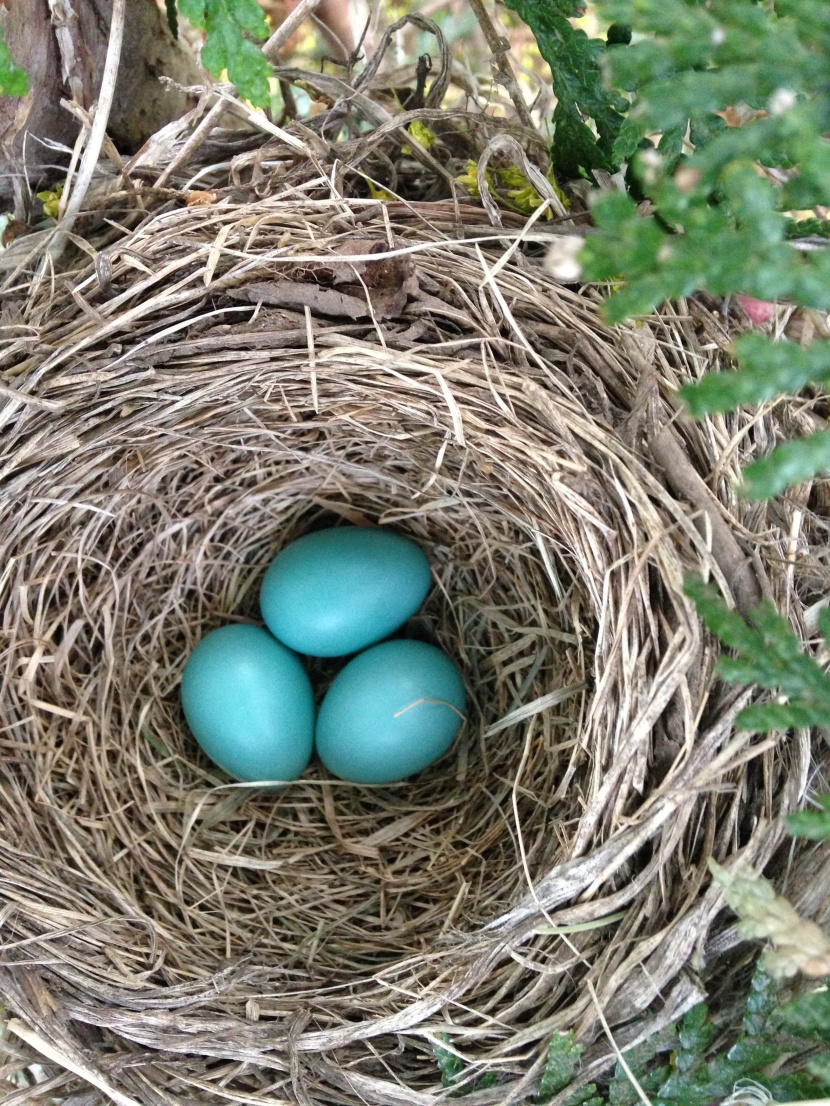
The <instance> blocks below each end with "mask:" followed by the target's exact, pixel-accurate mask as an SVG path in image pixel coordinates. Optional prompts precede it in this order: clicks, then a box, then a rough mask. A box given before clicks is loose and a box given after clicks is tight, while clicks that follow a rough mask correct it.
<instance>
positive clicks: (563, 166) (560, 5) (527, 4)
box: [506, 0, 628, 176]
mask: <svg viewBox="0 0 830 1106" xmlns="http://www.w3.org/2000/svg"><path fill="white" fill-rule="evenodd" d="M506 3H507V6H508V7H509V8H511V9H512V10H513V11H515V12H516V13H517V14H518V15H519V16H520V17H521V18H522V19H523V20H524V21H525V23H527V25H528V26H529V27H530V29H531V30H532V31H533V34H534V36H535V38H536V43H537V45H538V47H539V52H540V53H541V55H542V57H543V58H544V59H545V61H546V62H547V63H548V65H549V66H550V68H551V75H552V78H553V91H554V93H555V95H556V100H557V104H556V109H555V111H554V115H553V124H554V131H553V151H552V152H553V164H554V166H555V168H556V170H557V172H559V173H563V174H565V175H566V176H576V175H577V174H578V173H579V171H580V170H585V171H586V172H590V170H591V169H606V170H614V169H616V168H617V167H618V165H617V162H616V160H615V154H614V144H615V142H616V140H617V137H618V135H619V133H620V127H621V125H622V121H623V117H624V114H625V112H626V111H627V110H628V101H627V100H626V99H625V97H623V96H622V95H620V93H619V92H617V91H615V90H614V89H610V88H607V87H606V85H605V82H604V80H603V74H602V69H601V65H602V62H603V59H604V57H605V54H606V51H608V53H609V54H610V53H613V54H615V55H616V54H617V53H619V52H620V51H625V50H626V49H628V47H627V46H625V45H624V44H623V39H624V37H625V36H624V34H622V35H621V36H620V35H615V36H614V40H613V41H612V42H611V43H610V46H609V47H606V44H605V43H603V42H601V41H600V40H599V39H591V38H588V36H587V35H586V34H585V32H584V31H581V30H579V29H577V28H575V27H573V26H572V25H571V23H570V22H569V19H570V18H573V17H576V16H579V15H582V14H583V13H584V4H583V3H582V2H581V0H506ZM586 120H590V124H589V123H588V122H586Z"/></svg>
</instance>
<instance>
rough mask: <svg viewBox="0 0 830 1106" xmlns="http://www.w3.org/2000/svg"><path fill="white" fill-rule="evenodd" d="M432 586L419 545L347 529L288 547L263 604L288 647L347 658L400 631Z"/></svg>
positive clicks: (267, 582)
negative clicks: (346, 656)
mask: <svg viewBox="0 0 830 1106" xmlns="http://www.w3.org/2000/svg"><path fill="white" fill-rule="evenodd" d="M429 585H430V569H429V561H428V560H427V558H426V555H425V554H424V552H423V551H422V550H421V549H420V548H419V547H418V546H417V545H415V543H414V542H411V541H409V539H408V538H402V537H401V536H400V535H399V534H393V533H391V532H390V531H388V530H374V529H370V528H369V527H362V526H342V527H337V528H336V529H333V530H318V531H316V532H315V533H312V534H306V535H305V537H302V538H299V539H298V540H297V541H295V542H292V543H291V545H288V546H286V548H285V549H283V550H282V552H281V553H279V554H278V555H277V557H276V559H275V560H274V561H273V562H272V564H271V565H270V567H269V569H268V571H267V572H266V573H265V579H264V580H263V583H262V591H261V592H260V596H259V602H260V607H261V610H262V617H263V618H264V619H265V623H266V625H267V626H268V629H269V630H270V631H271V633H272V634H274V636H275V637H277V638H279V640H280V641H282V642H284V643H285V644H286V645H287V646H288V647H289V648H291V649H296V650H297V652H298V653H306V654H308V655H309V656H312V657H342V656H345V655H346V654H347V653H356V652H357V651H358V650H359V649H365V648H366V646H367V645H372V644H374V643H375V642H376V641H381V640H382V639H383V638H385V637H388V636H389V635H390V634H391V633H393V632H394V631H395V630H397V629H398V627H399V626H402V625H403V624H404V622H406V620H407V619H408V618H410V617H411V616H412V615H413V614H414V613H415V611H417V609H418V608H419V607H420V605H421V603H423V601H424V599H425V597H426V594H427V592H428V591H429Z"/></svg>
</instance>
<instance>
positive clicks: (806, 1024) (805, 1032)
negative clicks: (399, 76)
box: [779, 986, 830, 1045]
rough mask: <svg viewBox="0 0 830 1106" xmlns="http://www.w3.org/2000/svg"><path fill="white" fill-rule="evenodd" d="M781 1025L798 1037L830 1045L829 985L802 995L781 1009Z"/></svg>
mask: <svg viewBox="0 0 830 1106" xmlns="http://www.w3.org/2000/svg"><path fill="white" fill-rule="evenodd" d="M779 1021H780V1023H781V1025H782V1026H783V1027H784V1028H785V1029H788V1030H789V1031H790V1033H792V1034H793V1035H794V1036H796V1037H806V1038H808V1039H809V1040H815V1041H821V1042H823V1043H824V1044H827V1045H830V991H828V990H827V987H826V986H825V987H823V988H822V989H821V990H818V991H812V992H811V993H810V994H807V995H801V996H800V997H799V998H796V999H793V1000H792V1002H788V1003H786V1004H785V1005H784V1006H782V1007H781V1009H780V1011H779Z"/></svg>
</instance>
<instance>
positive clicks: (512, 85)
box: [470, 0, 536, 132]
mask: <svg viewBox="0 0 830 1106" xmlns="http://www.w3.org/2000/svg"><path fill="white" fill-rule="evenodd" d="M470 7H471V8H472V9H473V12H474V13H475V17H476V19H477V20H478V25H479V27H481V30H482V31H483V33H484V37H485V38H486V39H487V45H488V46H489V47H490V52H491V53H492V55H493V62H494V64H495V67H496V69H497V70H498V74H499V75H498V77H497V80H498V82H499V84H502V85H504V87H505V88H506V89H507V94H508V95H509V97H510V99H511V100H512V101H513V107H514V108H515V109H516V114H517V115H518V116H519V118H520V119H521V121H522V124H523V125H524V126H525V127H527V128H528V129H529V130H531V131H534V132H535V130H536V127H535V126H534V125H533V119H532V118H531V115H530V110H529V108H528V106H527V104H526V103H525V101H524V97H523V96H522V92H521V89H520V88H519V84H518V81H517V80H516V77H515V74H514V73H513V69H512V67H511V65H510V62H509V61H508V60H507V52H508V51H509V49H510V43H509V42H508V41H507V39H506V38H505V37H504V35H500V34H499V32H498V31H497V30H496V26H495V24H494V23H493V20H492V19H491V18H490V15H489V13H488V12H487V10H486V8H485V7H484V4H483V3H482V0H470Z"/></svg>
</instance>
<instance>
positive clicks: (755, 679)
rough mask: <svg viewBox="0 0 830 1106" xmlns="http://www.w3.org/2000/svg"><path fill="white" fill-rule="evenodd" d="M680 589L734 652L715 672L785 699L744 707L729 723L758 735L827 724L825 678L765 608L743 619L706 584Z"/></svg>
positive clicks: (691, 581)
mask: <svg viewBox="0 0 830 1106" xmlns="http://www.w3.org/2000/svg"><path fill="white" fill-rule="evenodd" d="M684 591H685V593H686V595H688V596H689V598H690V599H692V600H693V602H694V604H695V607H696V608H697V612H698V614H699V615H700V617H701V618H702V619H703V621H704V623H705V624H706V626H707V627H708V628H709V630H711V631H712V633H714V634H716V635H717V637H718V638H719V639H720V641H721V643H722V644H723V645H725V646H726V647H727V648H728V649H732V650H734V651H735V653H736V654H737V655H736V656H732V657H721V659H720V660H719V661H718V665H717V671H718V673H719V674H720V675H721V676H722V677H723V678H724V679H725V680H729V681H731V682H732V683H737V684H743V685H747V686H750V685H752V684H758V685H759V686H760V687H763V688H766V689H768V690H770V691H775V692H778V694H779V695H781V696H783V698H784V699H786V700H787V701H786V702H777V703H758V704H754V705H753V706H750V707H747V708H746V709H745V710H743V711H741V712H740V714H739V715H738V717H737V718H736V719H735V725H736V727H737V728H739V729H743V730H748V731H750V732H753V733H763V732H767V731H769V730H788V729H791V728H794V727H799V728H805V729H806V728H809V727H811V726H830V676H828V675H827V674H826V673H825V672H824V670H823V669H822V668H821V666H820V665H819V664H817V663H816V661H815V660H814V659H813V658H812V657H811V656H809V654H807V653H805V652H804V651H803V648H802V645H801V642H800V641H799V639H798V638H797V637H796V636H795V634H794V633H793V632H792V630H790V628H789V625H788V624H787V622H786V621H785V620H784V619H783V618H781V616H780V615H779V614H778V613H777V612H776V611H775V609H774V608H773V607H772V606H771V604H769V603H764V604H762V605H761V606H760V607H758V608H756V609H755V610H754V611H752V612H750V618H749V621H747V620H745V619H744V618H742V617H741V615H739V614H738V613H737V612H736V611H733V610H731V609H730V608H729V607H728V606H727V605H726V603H725V602H724V601H723V599H722V598H721V597H720V596H719V595H718V593H717V591H716V589H715V588H714V587H713V586H712V585H711V584H704V583H703V581H702V580H700V579H697V578H695V577H689V578H688V579H686V580H685V581H684ZM828 622H830V616H828Z"/></svg>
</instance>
